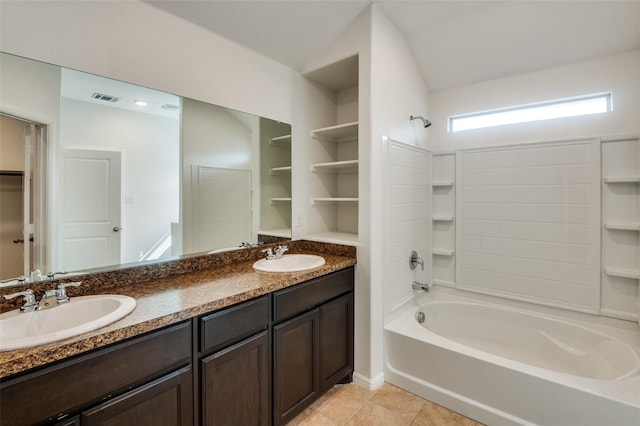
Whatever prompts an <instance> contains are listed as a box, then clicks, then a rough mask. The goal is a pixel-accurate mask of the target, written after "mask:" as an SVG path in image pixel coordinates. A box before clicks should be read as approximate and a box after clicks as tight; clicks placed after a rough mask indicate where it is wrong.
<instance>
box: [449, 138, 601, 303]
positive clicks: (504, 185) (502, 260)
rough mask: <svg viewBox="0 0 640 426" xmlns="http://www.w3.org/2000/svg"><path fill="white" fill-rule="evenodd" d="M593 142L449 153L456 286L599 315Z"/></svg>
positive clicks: (597, 204)
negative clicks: (453, 158) (454, 193)
mask: <svg viewBox="0 0 640 426" xmlns="http://www.w3.org/2000/svg"><path fill="white" fill-rule="evenodd" d="M598 151H599V145H598V141H597V140H595V139H591V140H582V141H572V142H557V143H549V144H546V143H545V144H530V145H518V146H512V147H499V148H484V149H477V150H475V149H474V150H465V151H460V152H458V153H457V167H456V169H457V188H458V203H457V208H456V210H457V214H456V216H457V218H458V222H457V233H456V234H457V243H456V245H457V251H458V262H457V273H456V276H457V283H456V287H457V288H459V289H462V290H470V291H475V292H480V293H485V294H491V295H495V296H501V297H508V298H512V299H519V300H526V301H531V302H535V303H539V304H544V305H550V306H556V307H561V308H566V309H572V310H577V311H582V312H590V313H598V312H599V308H600V285H599V273H600V239H599V230H600V192H599V189H600V172H599V161H598V154H597V153H598Z"/></svg>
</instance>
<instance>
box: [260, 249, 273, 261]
mask: <svg viewBox="0 0 640 426" xmlns="http://www.w3.org/2000/svg"><path fill="white" fill-rule="evenodd" d="M261 251H262V252H263V253H267V260H272V259H275V257H276V255H275V254H273V249H272V248H271V247H269V248H266V249H264V250H261Z"/></svg>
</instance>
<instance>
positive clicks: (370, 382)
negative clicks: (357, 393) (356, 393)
mask: <svg viewBox="0 0 640 426" xmlns="http://www.w3.org/2000/svg"><path fill="white" fill-rule="evenodd" d="M353 383H355V384H356V385H358V386H360V387H362V388H365V389H369V390H370V391H374V390H378V389H380V388H381V387H382V385H384V373H380V374H378V375H377V376H376V377H374V378H373V379H369V378H368V377H365V376H363V375H362V374H358V373H353Z"/></svg>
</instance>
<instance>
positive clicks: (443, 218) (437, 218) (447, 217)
mask: <svg viewBox="0 0 640 426" xmlns="http://www.w3.org/2000/svg"><path fill="white" fill-rule="evenodd" d="M431 219H432V220H433V221H434V222H453V219H454V217H453V216H451V215H436V214H434V215H433V216H432V217H431Z"/></svg>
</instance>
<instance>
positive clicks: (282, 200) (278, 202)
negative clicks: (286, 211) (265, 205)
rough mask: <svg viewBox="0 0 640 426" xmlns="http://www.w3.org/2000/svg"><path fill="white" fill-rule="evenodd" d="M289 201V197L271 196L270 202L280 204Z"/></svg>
mask: <svg viewBox="0 0 640 426" xmlns="http://www.w3.org/2000/svg"><path fill="white" fill-rule="evenodd" d="M290 202H291V198H290V197H289V198H287V197H280V198H272V199H271V204H281V203H290Z"/></svg>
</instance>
